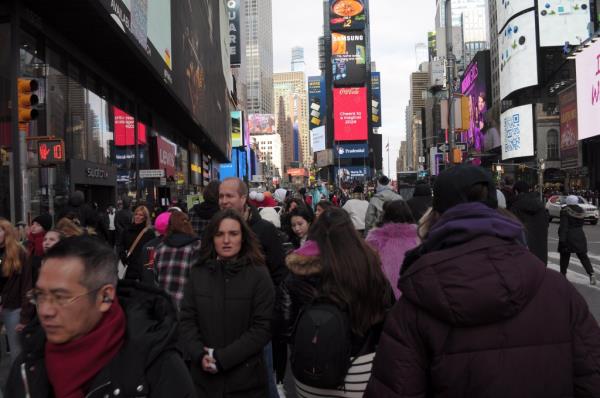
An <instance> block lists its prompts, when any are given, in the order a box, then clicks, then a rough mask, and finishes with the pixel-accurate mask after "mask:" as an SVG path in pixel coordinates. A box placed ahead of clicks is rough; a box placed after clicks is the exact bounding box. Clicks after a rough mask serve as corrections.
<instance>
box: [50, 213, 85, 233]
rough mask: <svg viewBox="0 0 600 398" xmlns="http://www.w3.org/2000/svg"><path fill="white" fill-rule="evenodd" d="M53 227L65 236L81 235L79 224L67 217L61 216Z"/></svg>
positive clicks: (81, 230)
mask: <svg viewBox="0 0 600 398" xmlns="http://www.w3.org/2000/svg"><path fill="white" fill-rule="evenodd" d="M54 229H56V230H57V231H60V232H61V233H62V234H63V235H64V236H65V238H70V237H73V236H81V235H83V229H82V228H81V227H80V226H79V224H77V223H76V222H75V221H73V220H71V219H70V218H67V217H63V218H61V219H60V220H58V222H57V223H56V227H55V228H54Z"/></svg>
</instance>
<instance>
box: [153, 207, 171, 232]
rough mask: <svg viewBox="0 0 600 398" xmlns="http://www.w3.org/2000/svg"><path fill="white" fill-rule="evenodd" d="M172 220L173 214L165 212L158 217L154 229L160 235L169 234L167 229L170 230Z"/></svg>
mask: <svg viewBox="0 0 600 398" xmlns="http://www.w3.org/2000/svg"><path fill="white" fill-rule="evenodd" d="M170 218H171V212H169V211H165V212H164V213H160V214H159V215H158V217H156V221H154V229H155V230H156V232H158V233H159V234H160V235H164V234H166V233H167V229H168V228H169V219H170Z"/></svg>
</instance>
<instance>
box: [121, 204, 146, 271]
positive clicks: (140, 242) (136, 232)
mask: <svg viewBox="0 0 600 398" xmlns="http://www.w3.org/2000/svg"><path fill="white" fill-rule="evenodd" d="M154 237H155V233H154V230H153V229H152V220H151V219H150V212H149V211H148V208H147V207H146V206H138V207H136V208H135V211H134V212H133V222H132V224H131V225H130V226H129V227H127V229H126V230H125V231H123V235H122V236H121V240H120V242H119V244H118V245H117V250H118V253H119V258H120V259H121V262H122V263H123V265H125V266H127V271H126V272H125V279H140V278H141V277H142V270H143V267H144V261H143V256H142V254H143V247H144V245H146V243H148V242H149V241H151V240H152V239H154Z"/></svg>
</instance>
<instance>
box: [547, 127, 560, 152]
mask: <svg viewBox="0 0 600 398" xmlns="http://www.w3.org/2000/svg"><path fill="white" fill-rule="evenodd" d="M559 150H560V145H559V136H558V131H556V130H554V129H552V130H550V131H548V153H547V155H548V156H547V158H548V160H560V154H559Z"/></svg>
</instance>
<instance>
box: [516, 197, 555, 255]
mask: <svg viewBox="0 0 600 398" xmlns="http://www.w3.org/2000/svg"><path fill="white" fill-rule="evenodd" d="M509 210H510V211H511V212H512V213H513V214H514V215H515V216H517V217H518V218H519V220H521V222H522V223H523V225H524V226H525V234H526V236H527V246H528V247H529V250H530V251H531V252H532V253H533V254H535V256H536V257H537V258H539V259H540V260H542V262H543V263H544V264H548V217H547V215H546V208H545V207H544V204H543V203H542V201H541V200H540V198H539V195H538V194H537V193H535V192H529V193H522V194H519V195H517V196H516V197H515V199H514V201H513V202H512V207H511V208H510V209H509Z"/></svg>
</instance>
